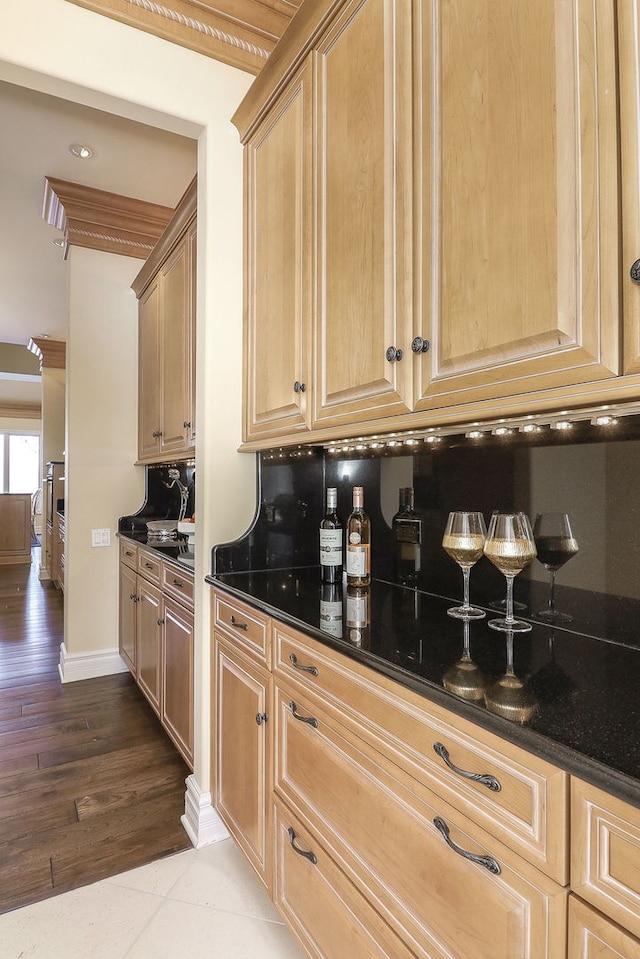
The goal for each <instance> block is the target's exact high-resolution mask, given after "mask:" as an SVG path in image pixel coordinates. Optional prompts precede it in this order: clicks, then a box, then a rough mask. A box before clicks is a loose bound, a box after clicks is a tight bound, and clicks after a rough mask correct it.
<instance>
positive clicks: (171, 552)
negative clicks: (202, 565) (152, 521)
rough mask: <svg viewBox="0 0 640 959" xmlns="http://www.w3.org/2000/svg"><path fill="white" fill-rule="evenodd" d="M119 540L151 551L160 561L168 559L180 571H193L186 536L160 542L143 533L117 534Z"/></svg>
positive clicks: (191, 554) (191, 556) (191, 555)
mask: <svg viewBox="0 0 640 959" xmlns="http://www.w3.org/2000/svg"><path fill="white" fill-rule="evenodd" d="M117 535H118V536H119V537H120V538H121V539H128V540H130V541H131V542H132V543H135V544H136V546H144V548H145V549H150V550H153V552H155V553H157V554H158V555H159V556H160V557H162V559H168V560H170V561H171V562H173V563H174V564H175V565H176V566H178V567H179V568H180V569H184V568H185V567H186V568H187V569H191V570H192V569H193V553H192V552H191V551H190V550H189V549H188V548H187V538H186V536H181V535H180V534H178V536H177V537H176V538H175V539H169V540H166V541H161V540H159V539H158V538H155V539H154V538H153V537H152V538H149V537H148V536H147V533H146V531H145V532H135V533H123V532H119V533H118V534H117Z"/></svg>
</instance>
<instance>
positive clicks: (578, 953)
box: [568, 896, 640, 959]
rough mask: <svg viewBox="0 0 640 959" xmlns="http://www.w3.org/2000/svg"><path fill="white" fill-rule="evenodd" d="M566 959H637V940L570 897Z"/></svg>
mask: <svg viewBox="0 0 640 959" xmlns="http://www.w3.org/2000/svg"><path fill="white" fill-rule="evenodd" d="M568 959H640V940H638V939H636V938H635V937H633V936H630V935H629V933H628V932H625V931H624V930H623V929H621V928H620V927H619V926H616V925H615V924H614V923H612V922H610V921H609V920H608V919H605V917H604V916H603V915H601V913H599V912H596V910H595V909H592V908H591V907H590V906H587V905H586V904H585V903H584V902H581V901H580V900H579V899H577V898H576V897H575V896H570V897H569V952H568Z"/></svg>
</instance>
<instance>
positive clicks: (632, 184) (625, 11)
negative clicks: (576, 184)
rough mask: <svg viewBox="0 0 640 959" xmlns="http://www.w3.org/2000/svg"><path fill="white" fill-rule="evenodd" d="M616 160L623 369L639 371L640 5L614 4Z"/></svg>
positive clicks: (634, 1)
mask: <svg viewBox="0 0 640 959" xmlns="http://www.w3.org/2000/svg"><path fill="white" fill-rule="evenodd" d="M618 50H619V56H620V153H621V156H620V161H621V169H622V299H623V306H624V320H625V340H624V372H625V373H638V372H640V286H639V285H638V272H636V271H638V267H637V266H636V267H635V269H634V275H635V276H636V280H635V281H634V280H632V278H631V275H630V271H631V268H632V267H634V265H635V264H636V261H638V260H639V259H640V4H639V3H638V0H624V2H623V3H619V4H618Z"/></svg>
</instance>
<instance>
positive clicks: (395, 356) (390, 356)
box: [385, 346, 404, 363]
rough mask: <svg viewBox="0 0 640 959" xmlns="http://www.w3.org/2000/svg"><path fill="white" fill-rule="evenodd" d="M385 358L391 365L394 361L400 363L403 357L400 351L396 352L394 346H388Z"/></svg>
mask: <svg viewBox="0 0 640 959" xmlns="http://www.w3.org/2000/svg"><path fill="white" fill-rule="evenodd" d="M385 356H386V358H387V360H388V361H389V363H393V362H394V360H398V361H400V360H401V359H402V357H403V356H404V353H403V352H402V350H397V349H396V348H395V346H390V347H389V348H388V349H387V352H386V353H385Z"/></svg>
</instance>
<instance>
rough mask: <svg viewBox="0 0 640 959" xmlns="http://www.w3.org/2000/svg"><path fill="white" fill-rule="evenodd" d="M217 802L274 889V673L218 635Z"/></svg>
mask: <svg viewBox="0 0 640 959" xmlns="http://www.w3.org/2000/svg"><path fill="white" fill-rule="evenodd" d="M214 677H215V690H214V702H215V721H214V736H215V753H214V755H215V765H214V779H215V791H214V795H215V805H216V808H217V810H218V812H219V814H220V816H221V818H222V820H223V821H224V823H225V825H226V826H227V828H228V829H229V832H230V833H231V834H232V835H233V836H234V838H235V839H236V841H237V842H238V843H239V845H240V846H241V848H242V849H243V850H244V853H245V855H246V856H247V858H248V860H249V862H250V863H251V864H252V866H253V867H254V869H255V870H256V872H257V873H258V876H259V877H260V879H261V880H262V882H264V884H265V886H266V887H267V889H270V888H271V861H272V860H271V848H270V835H271V833H270V818H271V771H270V770H271V763H270V757H271V678H270V675H269V673H268V671H267V670H266V669H265V668H264V666H261V665H259V664H257V663H255V662H252V661H251V659H250V658H249V657H247V656H245V655H243V654H242V653H241V652H239V651H238V650H236V649H234V647H233V645H232V644H230V643H228V642H227V641H226V640H225V638H224V636H223V635H222V634H221V633H216V635H215V667H214Z"/></svg>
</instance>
